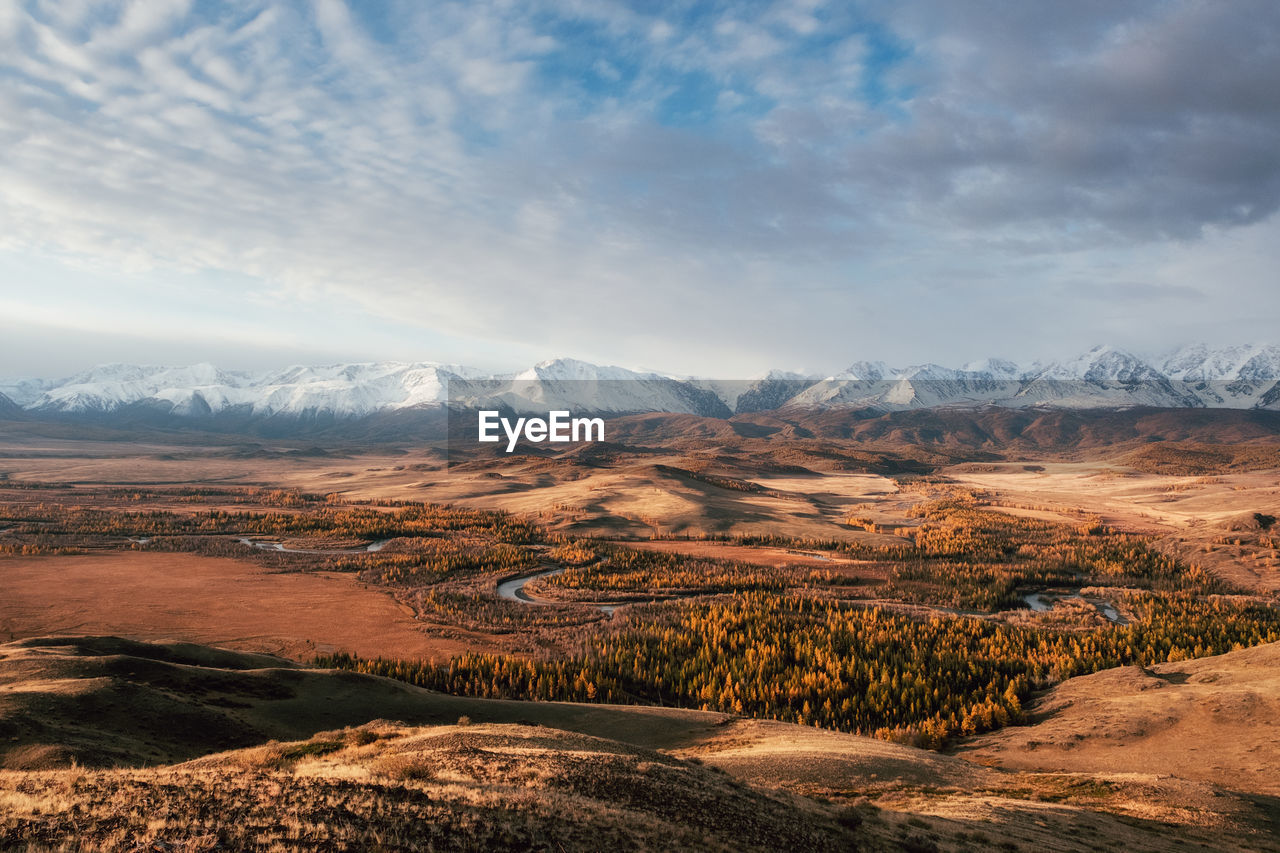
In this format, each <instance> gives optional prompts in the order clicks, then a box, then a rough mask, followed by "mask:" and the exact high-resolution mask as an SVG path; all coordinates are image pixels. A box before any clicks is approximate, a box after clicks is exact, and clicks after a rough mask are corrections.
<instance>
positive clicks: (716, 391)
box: [0, 345, 1280, 420]
mask: <svg viewBox="0 0 1280 853" xmlns="http://www.w3.org/2000/svg"><path fill="white" fill-rule="evenodd" d="M445 404H453V405H460V406H465V407H474V406H485V407H489V406H502V407H507V408H509V409H512V410H515V411H529V412H539V411H540V412H546V411H548V410H549V409H553V408H563V409H568V410H570V411H573V412H575V413H577V412H596V413H637V412H673V413H687V414H697V415H703V416H709V417H729V416H732V415H734V414H740V413H748V412H760V411H771V410H777V409H784V410H785V409H824V410H825V409H850V410H860V411H873V412H891V411H902V410H911V409H928V408H939V407H962V408H976V407H983V406H1000V407H1008V408H1027V407H1037V406H1038V407H1053V408H1067V409H1106V408H1117V409H1119V408H1133V407H1157V408H1229V409H1269V410H1280V347H1278V346H1273V345H1272V346H1259V345H1245V346H1234V347H1225V348H1210V347H1207V346H1203V345H1197V346H1189V347H1182V348H1179V349H1177V350H1174V351H1172V352H1169V353H1166V354H1164V355H1162V356H1160V357H1158V358H1153V359H1144V358H1141V357H1139V356H1137V355H1134V354H1132V353H1129V352H1126V351H1124V350H1121V349H1117V348H1115V347H1108V346H1101V347H1095V348H1093V349H1091V350H1089V351H1088V352H1086V353H1083V354H1081V355H1080V356H1078V357H1076V358H1073V359H1067V360H1062V361H1054V362H1048V363H1039V362H1036V363H1032V364H1018V363H1015V362H1011V361H1007V360H1003V359H994V358H993V359H986V360H983V361H977V362H971V363H969V364H966V365H964V366H962V367H958V368H950V367H943V366H941V365H937V364H920V365H912V366H909V367H905V368H893V367H890V366H889V365H887V364H885V363H884V362H868V361H859V362H856V363H854V364H852V365H850V366H849V367H848V368H847V369H846V370H843V371H841V372H839V373H836V374H833V375H830V376H810V375H803V374H797V373H788V372H783V371H771V372H770V373H768V374H766V375H764V376H761V377H757V378H754V379H747V380H711V379H702V378H690V377H680V376H673V375H666V374H660V373H646V372H638V371H633V370H628V369H625V368H621V367H609V366H600V365H595V364H590V363H587V362H582V361H577V360H574V359H556V360H552V361H546V362H542V363H540V364H538V365H535V366H534V367H532V368H529V369H528V370H525V371H522V372H514V373H506V374H493V373H490V372H487V371H482V370H478V369H475V368H469V367H465V366H462V365H453V364H439V363H435V362H415V363H403V362H375V363H363V364H336V365H327V366H320V367H289V368H286V369H283V370H276V371H270V372H261V373H254V372H246V371H230V370H221V369H219V368H217V367H214V366H212V365H208V364H199V365H194V366H190V367H178V368H171V367H145V366H137V365H125V364H109V365H102V366H99V367H95V368H93V369H91V370H87V371H84V372H82V373H78V374H76V375H74V376H69V377H66V378H64V379H59V380H54V381H49V380H42V379H19V380H13V381H8V382H4V381H0V418H14V417H37V418H59V417H85V416H100V415H110V414H117V415H118V414H122V413H132V414H134V415H151V416H164V417H166V418H176V419H197V420H198V419H207V418H220V419H226V418H227V417H235V418H239V419H261V418H275V419H289V418H295V419H296V418H310V419H316V418H323V419H326V420H334V419H337V420H340V419H352V418H362V417H368V416H371V415H375V414H381V413H387V412H398V411H404V410H422V409H440V408H441V407H443V406H444V405H445Z"/></svg>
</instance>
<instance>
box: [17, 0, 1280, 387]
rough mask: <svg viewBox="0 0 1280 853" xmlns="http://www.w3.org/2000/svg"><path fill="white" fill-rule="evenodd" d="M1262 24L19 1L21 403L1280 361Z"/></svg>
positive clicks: (809, 7) (868, 5)
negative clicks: (189, 386) (181, 384)
mask: <svg viewBox="0 0 1280 853" xmlns="http://www.w3.org/2000/svg"><path fill="white" fill-rule="evenodd" d="M1278 46H1280V4H1277V3H1275V2H1274V0H1232V2H1229V3H1226V2H1215V0H1159V2H1129V0H1097V2H1094V0H1074V2H1071V3H1057V2H1044V3H1009V2H996V0H961V1H960V2H950V0H936V2H934V0H921V1H920V2H909V0H908V2H838V3H830V4H828V3H823V2H820V0H796V1H795V2H780V3H754V2H734V3H723V4H720V3H696V4H682V3H667V4H660V3H636V4H623V3H613V2H608V0H603V2H585V1H584V0H555V2H546V3H543V2H539V0H530V2H520V3H515V2H505V0H478V2H464V3H438V2H420V1H419V0H404V2H396V0H388V2H376V3H374V2H369V3H360V2H353V0H346V2H344V0H316V1H315V2H309V3H274V2H257V1H256V0H232V2H226V3H211V2H208V3H206V2H193V0H135V2H121V3H112V2H96V1H95V2H82V0H56V2H38V1H37V0H0V152H2V153H0V376H10V377H12V376H44V377H56V376H61V375H66V374H68V373H72V372H75V371H77V370H80V369H82V368H85V367H88V366H91V365H93V364H98V363H103V362H112V361H126V362H132V363H144V364H190V363H195V362H203V361H209V362H213V363H216V364H219V365H221V366H224V367H229V368H254V367H278V366H283V365H286V364H294V363H328V362H335V361H371V360H404V361H443V362H455V363H463V364H469V365H474V366H478V367H487V368H494V369H504V368H509V367H511V368H514V367H521V366H525V365H527V364H530V363H533V362H536V361H539V360H542V359H546V358H553V357H561V356H565V357H576V358H583V359H586V360H589V361H595V362H598V363H609V364H620V365H624V366H628V367H634V368H645V369H654V370H663V371H670V372H675V373H684V374H700V375H712V376H722V377H740V376H741V377H745V376H750V375H755V374H757V373H759V372H760V371H763V370H766V369H769V368H782V369H794V370H807V371H830V370H837V369H839V368H841V367H843V366H846V365H848V364H849V363H851V362H853V361H855V360H860V359H885V360H888V361H890V362H891V363H898V364H906V363H920V362H925V361H935V362H940V363H944V364H960V363H963V362H966V361H969V360H972V359H977V358H981V357H987V356H1000V357H1007V358H1013V359H1015V360H1031V359H1034V358H1053V357H1063V356H1067V355H1071V354H1074V353H1077V352H1080V351H1083V350H1085V349H1087V348H1089V347H1091V346H1093V345H1095V344H1103V343H1105V344H1112V345H1117V346H1121V347H1125V348H1129V349H1132V350H1136V351H1139V352H1156V351H1159V350H1161V349H1164V348H1167V347H1171V346H1174V345H1177V344H1182V343H1189V342H1207V343H1210V344H1217V345H1225V344H1234V343H1246V342H1258V343H1272V342H1280V335H1278V334H1277V333H1276V331H1275V330H1276V329H1277V328H1280V286H1278V285H1280V275H1278V273H1277V271H1278V270H1280V223H1278V221H1277V217H1276V209H1277V205H1280V85H1277V82H1278V81H1280V47H1278Z"/></svg>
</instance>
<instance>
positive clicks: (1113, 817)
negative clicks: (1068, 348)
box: [0, 637, 1277, 851]
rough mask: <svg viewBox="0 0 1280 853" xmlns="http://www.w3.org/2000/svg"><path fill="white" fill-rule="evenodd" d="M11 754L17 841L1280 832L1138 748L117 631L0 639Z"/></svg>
mask: <svg viewBox="0 0 1280 853" xmlns="http://www.w3.org/2000/svg"><path fill="white" fill-rule="evenodd" d="M390 719H395V720H397V722H388V720H390ZM229 747H232V748H229ZM73 760H74V763H73ZM0 761H2V762H3V766H5V767H7V768H11V769H0V849H6V850H8V849H18V850H29V851H44V850H58V849H79V850H118V849H138V850H141V849H152V850H182V851H206V850H207V851H212V850H226V849H273V850H332V849H382V850H410V849H412V850H423V849H426V850H430V849H449V850H527V849H547V850H598V849H692V850H904V849H906V850H945V851H952V850H954V851H962V850H986V849H1005V850H1019V849H1021V850H1061V851H1085V850H1096V849H1122V848H1123V849H1129V850H1134V851H1139V850H1173V849H1176V850H1201V851H1203V850H1219V849H1236V850H1246V849H1255V850H1268V849H1275V844H1274V843H1273V842H1274V839H1275V838H1276V837H1277V836H1276V833H1275V828H1276V827H1275V825H1274V821H1275V815H1274V811H1275V803H1276V802H1277V801H1276V800H1275V798H1273V797H1267V796H1257V795H1243V796H1242V795H1237V794H1235V793H1233V792H1232V791H1231V790H1229V789H1227V788H1225V787H1220V786H1217V785H1213V784H1210V783H1207V782H1185V781H1182V780H1179V779H1172V778H1167V777H1166V778H1158V777H1155V776H1150V775H1141V774H1134V773H1126V772H1123V771H1124V770H1125V769H1126V768H1124V767H1122V766H1115V767H1112V768H1108V770H1107V771H1106V772H1099V773H1088V774H1077V773H1066V774H1064V773H1026V772H1009V771H1006V770H999V769H992V768H988V767H983V766H981V765H979V764H976V763H972V762H970V761H966V760H963V759H960V758H957V757H954V756H946V755H939V754H937V753H931V752H924V751H921V750H916V749H911V748H909V747H905V746H900V745H896V744H890V743H886V742H883V741H876V740H871V739H868V738H862V737H857V736H854V735H846V734H840V733H837V732H828V731H823V730H820V729H813V728H808V727H804V726H794V725H786V724H781V723H772V722H765V721H754V720H743V719H740V718H736V717H733V716H730V715H724V714H713V713H702V712H696V711H682V710H677V709H670V708H638V707H620V706H604V705H573V704H562V703H550V702H548V703H531V702H511V701H491V700H476V699H466V698H460V697H453V696H447V695H442V694H439V693H433V692H431V691H426V690H421V689H418V688H414V687H410V686H407V685H404V684H400V683H398V682H395V681H390V680H387V679H382V678H376V677H372V676H365V675H359V674H355V673H347V672H338V671H330V670H315V669H305V668H302V667H299V666H297V665H296V664H293V663H290V662H288V661H285V660H282V659H279V658H274V657H270V656H266V655H254V654H243V653H237V652H229V651H225V650H221V649H211V648H208V647H203V646H194V645H189V644H178V643H155V644H151V643H138V642H133V641H129V640H122V639H119V638H113V637H77V638H45V639H28V640H23V641H19V642H12V643H8V644H4V645H0ZM85 765H90V766H89V767H86V766H85ZM94 765H96V767H95V766H94ZM20 768H21V769H20Z"/></svg>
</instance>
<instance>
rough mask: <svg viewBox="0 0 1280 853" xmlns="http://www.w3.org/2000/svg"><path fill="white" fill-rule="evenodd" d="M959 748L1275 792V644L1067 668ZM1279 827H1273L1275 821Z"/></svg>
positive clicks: (1278, 723) (983, 758) (1278, 662)
mask: <svg viewBox="0 0 1280 853" xmlns="http://www.w3.org/2000/svg"><path fill="white" fill-rule="evenodd" d="M1032 714H1033V723H1032V724H1031V725H1028V726H1019V727H1016V728H1009V729H1004V730H1002V731H997V732H993V733H991V734H988V735H983V736H981V737H978V738H975V739H973V740H972V741H970V742H969V743H968V744H967V745H966V746H965V747H964V748H963V749H962V750H961V751H960V754H961V755H963V756H964V757H966V758H969V759H971V760H975V761H979V762H982V763H984V764H990V765H995V766H999V767H1004V768H1008V769H1014V770H1034V771H1069V772H1097V773H1101V772H1108V771H1111V770H1115V769H1118V768H1124V769H1125V770H1128V771H1130V772H1134V773H1149V774H1168V775H1173V776H1177V777H1179V778H1182V779H1190V780H1199V781H1205V782H1211V783H1215V784H1220V785H1223V786H1227V787H1231V788H1234V789H1236V790H1242V791H1251V792H1256V793H1259V794H1267V795H1270V796H1273V797H1274V796H1280V776H1278V775H1277V773H1276V768H1277V767H1280V644H1271V645H1265V646H1255V647H1254V648H1249V649H1241V650H1239V651H1234V652H1230V653H1228V654H1225V655H1218V656H1216V657H1207V658H1200V659H1199V660H1189V661H1178V662H1174V663H1163V664H1158V665H1156V666H1153V667H1150V668H1148V669H1144V668H1142V667H1136V666H1128V667H1121V668H1118V669H1109V670H1104V671H1102V672H1098V673H1095V674H1093V675H1087V676H1082V677H1080V678H1073V679H1070V680H1069V681H1066V682H1064V683H1062V684H1061V685H1059V686H1058V687H1056V688H1054V689H1053V690H1052V691H1050V692H1049V693H1048V694H1047V695H1046V696H1045V697H1044V698H1043V699H1041V700H1040V701H1039V702H1038V703H1037V704H1036V705H1035V706H1034V708H1033V709H1032ZM1277 828H1278V829H1280V827H1277Z"/></svg>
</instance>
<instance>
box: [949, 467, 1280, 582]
mask: <svg viewBox="0 0 1280 853" xmlns="http://www.w3.org/2000/svg"><path fill="white" fill-rule="evenodd" d="M1036 467H1040V468H1043V470H1041V471H1027V470H1026V468H1025V466H1024V465H1023V464H1022V463H1002V464H982V465H959V466H955V467H952V468H947V469H944V471H943V473H945V474H946V475H947V476H948V477H949V478H951V479H952V480H954V481H956V482H957V483H960V484H962V485H965V486H971V487H974V488H977V489H981V490H982V491H983V492H984V493H986V494H987V496H988V497H989V499H990V500H991V501H992V502H993V504H995V505H996V506H998V507H999V506H1000V505H1001V504H1005V505H1006V506H1004V507H1001V508H1002V510H1003V511H1004V512H1009V513H1013V514H1021V515H1026V514H1028V513H1035V514H1036V517H1042V518H1055V517H1056V518H1060V519H1069V518H1072V517H1073V515H1079V514H1081V513H1087V514H1095V515H1097V516H1099V517H1100V518H1101V519H1102V521H1103V522H1104V523H1106V524H1108V525H1111V526H1112V527H1115V528H1117V529H1120V530H1130V531H1134V532H1137V533H1146V534H1150V535H1152V536H1155V537H1157V538H1158V540H1159V541H1160V542H1161V544H1162V545H1163V546H1164V547H1166V548H1167V549H1169V550H1170V551H1171V552H1174V553H1177V554H1178V555H1180V556H1182V557H1184V558H1185V559H1187V560H1189V561H1191V562H1195V563H1199V564H1200V565H1203V566H1205V567H1206V568H1209V569H1211V570H1213V571H1214V572H1216V573H1217V574H1219V575H1220V576H1222V577H1223V578H1225V579H1227V580H1229V581H1232V582H1233V583H1237V584H1239V585H1241V586H1243V587H1245V588H1247V589H1256V590H1258V591H1261V592H1277V591H1280V552H1278V551H1276V550H1275V549H1273V548H1269V547H1259V543H1258V538H1259V537H1258V536H1257V531H1256V530H1252V531H1251V530H1248V529H1246V528H1244V527H1242V526H1241V523H1242V522H1247V521H1248V520H1249V519H1250V518H1251V517H1252V516H1253V514H1254V513H1263V514H1266V515H1272V516H1280V470H1276V469H1269V470H1261V471H1228V472H1223V473H1219V474H1214V475H1211V476H1210V475H1194V476H1192V475H1171V474H1150V473H1144V472H1142V471H1138V470H1135V469H1133V468H1130V467H1126V466H1122V465H1120V464H1118V463H1116V462H1109V461H1105V460H1101V461H1093V462H1054V461H1044V462H1042V463H1040V464H1039V465H1038V466H1036ZM1278 532H1280V531H1278Z"/></svg>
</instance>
